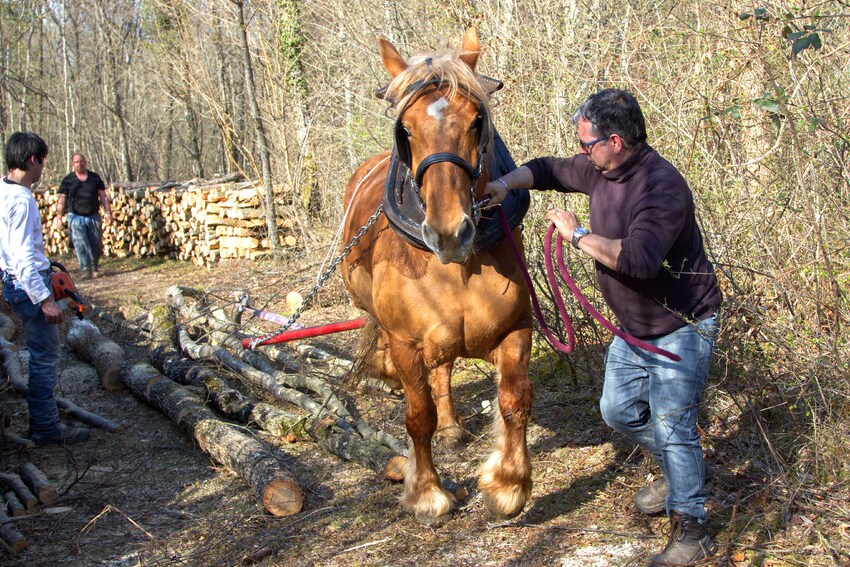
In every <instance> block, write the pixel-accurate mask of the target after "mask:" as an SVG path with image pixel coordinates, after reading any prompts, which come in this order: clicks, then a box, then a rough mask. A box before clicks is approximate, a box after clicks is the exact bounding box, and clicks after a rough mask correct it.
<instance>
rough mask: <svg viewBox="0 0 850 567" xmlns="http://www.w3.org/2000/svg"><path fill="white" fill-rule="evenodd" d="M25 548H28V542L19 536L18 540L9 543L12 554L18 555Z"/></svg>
mask: <svg viewBox="0 0 850 567" xmlns="http://www.w3.org/2000/svg"><path fill="white" fill-rule="evenodd" d="M27 547H29V542H28V541H27V538H25V537H24V536H21V537H20V538H18V539H16V540H15V541H13V542H9V549H11V550H12V553H20V552H21V551H23V550H25V549H26V548H27Z"/></svg>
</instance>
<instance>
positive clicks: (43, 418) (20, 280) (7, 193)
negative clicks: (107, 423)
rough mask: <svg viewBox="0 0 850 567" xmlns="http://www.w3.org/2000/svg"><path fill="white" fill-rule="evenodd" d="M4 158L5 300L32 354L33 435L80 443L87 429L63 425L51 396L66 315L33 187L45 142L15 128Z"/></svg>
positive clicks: (0, 197)
mask: <svg viewBox="0 0 850 567" xmlns="http://www.w3.org/2000/svg"><path fill="white" fill-rule="evenodd" d="M5 157H6V167H7V168H8V172H7V173H6V176H5V177H4V178H3V179H2V180H0V269H2V270H3V299H5V300H6V302H7V303H8V304H9V305H11V306H12V309H14V310H15V313H17V314H18V316H19V317H20V318H21V321H22V323H23V326H24V339H25V341H26V345H27V349H28V350H29V352H30V364H29V385H28V388H27V404H28V406H29V417H30V428H29V429H30V437H31V439H32V440H33V441H35V443H36V444H37V445H49V444H54V445H64V444H70V443H81V442H83V441H86V440H87V439H88V438H89V432H88V430H87V429H84V428H78V427H71V426H68V425H65V424H63V423H61V422H60V421H59V408H58V407H57V405H56V399H55V398H54V397H53V388H54V386H55V385H56V367H57V366H58V365H59V357H60V353H61V344H60V342H59V323H61V322H62V320H63V318H64V317H63V315H62V310H61V309H60V308H59V306H58V305H57V304H56V301H55V300H54V298H53V291H52V290H51V288H50V260H48V259H47V256H46V255H45V253H44V236H43V233H42V229H41V217H40V216H39V214H38V206H37V205H36V202H35V198H34V197H33V195H32V192H31V191H30V189H31V188H32V185H33V183H35V182H37V181H38V180H39V179H41V173H42V171H43V170H44V159H45V158H46V157H47V144H46V143H45V142H44V140H42V139H41V138H40V137H39V136H38V135H36V134H34V133H32V132H15V133H14V134H12V135H11V136H10V137H9V140H8V141H7V142H6V151H5Z"/></svg>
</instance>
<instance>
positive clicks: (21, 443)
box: [3, 431, 35, 449]
mask: <svg viewBox="0 0 850 567" xmlns="http://www.w3.org/2000/svg"><path fill="white" fill-rule="evenodd" d="M3 439H4V441H5V442H7V443H11V444H12V445H15V446H17V447H20V448H21V449H34V448H35V442H33V441H32V440H31V439H25V438H24V437H21V436H20V435H18V434H17V433H14V432H12V431H3Z"/></svg>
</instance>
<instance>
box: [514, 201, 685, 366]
mask: <svg viewBox="0 0 850 567" xmlns="http://www.w3.org/2000/svg"><path fill="white" fill-rule="evenodd" d="M498 209H499V219H500V220H501V221H502V228H503V229H504V231H505V237H506V239H507V241H508V244H509V245H510V247H511V250H512V251H513V253H514V256H516V258H517V262H518V263H519V265H520V267H521V268H522V274H523V277H524V278H525V282H526V284H527V285H528V291H529V292H530V294H531V303H532V305H533V306H534V315H535V317H537V321H538V323H540V328H541V332H542V333H543V336H544V337H546V340H548V341H549V343H550V344H551V345H552V346H553V347H555V348H556V349H557V350H559V351H561V352H564V353H567V354H569V353H571V352H572V351H573V348H574V347H575V332H574V331H573V327H572V323H571V322H570V317H569V315H568V314H567V309H566V305H565V303H564V299H563V297H562V296H561V290H560V286H559V285H558V280H557V278H556V277H555V269H554V266H553V265H552V240H553V238H554V236H555V225H554V224H552V225H550V226H549V232H547V233H546V240H545V242H544V245H543V252H544V254H545V256H546V278H547V280H548V281H549V286H550V287H551V288H552V295H553V296H554V298H555V304H556V305H557V307H558V313H559V314H560V316H561V319H562V320H563V321H564V325H565V327H566V330H567V336H568V337H569V341H568V342H569V344H568V345H564V344H563V343H562V342H560V341H559V340H558V339H557V338H556V337H555V336H554V335H553V334H552V332H551V331H550V330H549V327H548V326H547V325H546V322H545V321H544V320H543V312H542V311H541V310H540V304H539V302H538V301H537V294H536V292H535V291H534V285H533V283H532V281H531V276H530V275H529V274H528V268H527V267H526V265H525V260H524V259H523V257H522V254H520V252H519V248H518V247H517V245H516V241H515V240H514V238H513V234H512V233H511V230H510V227H509V226H508V221H507V218H506V217H505V213H504V212H503V211H502V207H498ZM563 243H564V238H563V237H562V236H561V234H560V233H558V239H557V241H556V244H555V252H556V254H557V260H558V270H559V271H560V272H561V277H562V278H564V282H565V283H566V284H567V287H568V288H570V291H572V292H573V295H574V296H575V298H576V299H577V300H578V302H579V303H580V304H581V305H582V307H584V308H585V310H587V312H588V313H590V315H591V317H593V318H594V319H595V320H596V321H597V322H598V323H599V324H600V325H602V326H603V327H605V328H606V329H608V330H609V331H611V332H612V333H613V334H615V335H617V336H618V337H620V338H621V339H623V340H624V341H626V343H628V344H630V345H632V346H636V347H638V348H641V349H643V350H645V351H647V352H651V353H654V354H658V355H661V356H664V357H667V358H669V359H670V360H673V361H675V362H679V361H680V360H682V358H681V357H680V356H679V355H678V354H674V353H672V352H670V351H667V350H664V349H662V348H659V347H657V346H655V345H652V344H649V343H647V342H645V341H642V340H640V339H638V338H637V337H633V336H632V335H630V334H628V333H626V332H625V331H623V330H621V329H619V328H618V327H615V326H614V325H613V324H612V323H611V322H610V321H608V320H607V319H606V318H605V317H604V316H603V315H602V314H601V313H599V311H597V310H596V308H595V307H593V305H591V304H590V302H589V301H588V300H587V298H586V297H585V296H584V295H583V294H582V293H581V290H579V288H578V286H577V285H576V283H575V281H574V280H573V278H572V276H570V272H569V270H568V269H567V265H566V263H565V262H564V246H563Z"/></svg>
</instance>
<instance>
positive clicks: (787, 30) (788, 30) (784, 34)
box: [782, 24, 794, 39]
mask: <svg viewBox="0 0 850 567" xmlns="http://www.w3.org/2000/svg"><path fill="white" fill-rule="evenodd" d="M792 33H794V30H793V29H791V26H789V25H788V24H785V27H784V28H782V37H784V38H785V39H788V36H789V35H791V34H792Z"/></svg>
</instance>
